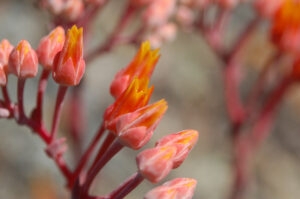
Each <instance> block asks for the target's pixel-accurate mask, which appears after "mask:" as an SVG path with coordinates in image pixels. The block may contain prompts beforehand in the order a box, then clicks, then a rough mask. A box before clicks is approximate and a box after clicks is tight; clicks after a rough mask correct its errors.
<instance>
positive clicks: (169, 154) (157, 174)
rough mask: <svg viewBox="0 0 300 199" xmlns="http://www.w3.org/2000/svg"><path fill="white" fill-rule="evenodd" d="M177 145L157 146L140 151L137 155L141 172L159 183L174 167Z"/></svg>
mask: <svg viewBox="0 0 300 199" xmlns="http://www.w3.org/2000/svg"><path fill="white" fill-rule="evenodd" d="M175 154H176V147H173V146H166V147H155V148H151V149H147V150H144V151H142V152H141V153H139V154H138V155H137V157H136V162H137V166H138V170H139V173H140V174H141V175H142V176H143V177H144V178H146V179H147V180H149V181H150V182H152V183H158V182H159V181H161V180H162V179H163V178H164V177H166V176H167V175H168V174H169V172H170V171H171V170H172V168H173V158H174V156H175Z"/></svg>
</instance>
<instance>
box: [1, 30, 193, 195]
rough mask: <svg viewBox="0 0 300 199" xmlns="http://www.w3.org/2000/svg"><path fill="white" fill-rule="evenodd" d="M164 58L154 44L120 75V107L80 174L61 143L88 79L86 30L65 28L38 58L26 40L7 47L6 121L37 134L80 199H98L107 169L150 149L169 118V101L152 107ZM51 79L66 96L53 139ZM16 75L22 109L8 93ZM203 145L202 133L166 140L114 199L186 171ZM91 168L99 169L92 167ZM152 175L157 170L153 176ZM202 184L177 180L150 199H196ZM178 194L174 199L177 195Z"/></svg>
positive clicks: (110, 111)
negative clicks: (29, 97)
mask: <svg viewBox="0 0 300 199" xmlns="http://www.w3.org/2000/svg"><path fill="white" fill-rule="evenodd" d="M159 56H160V55H159V50H158V49H156V50H152V49H151V46H150V43H149V42H144V43H142V45H141V47H140V49H139V51H138V52H137V54H136V55H135V57H134V59H133V60H132V61H131V63H130V64H128V66H127V67H126V68H124V69H122V70H121V71H119V72H118V73H117V74H116V76H115V78H114V80H113V82H112V84H111V88H110V91H111V94H112V96H113V97H114V98H115V102H114V103H113V104H112V105H110V106H109V107H108V108H107V109H106V111H105V113H104V115H103V123H102V125H101V127H100V129H99V131H98V133H97V134H96V136H95V139H94V141H93V142H92V143H91V145H90V146H89V147H88V149H87V150H86V151H85V153H84V154H83V155H82V156H81V157H80V158H79V159H80V161H79V162H78V165H77V166H76V167H75V169H74V171H72V170H71V169H70V168H69V167H68V166H67V164H66V162H65V160H64V157H63V155H64V153H65V152H66V150H67V139H66V138H64V137H61V138H59V137H57V131H58V124H59V120H60V113H61V107H62V104H63V101H64V96H65V94H66V91H67V88H68V86H76V85H78V84H79V83H80V80H81V79H82V77H83V74H84V71H85V60H84V58H83V29H82V28H79V29H78V28H77V26H76V25H74V26H73V27H72V28H70V29H69V30H68V32H67V34H66V35H65V30H64V29H63V28H62V27H60V26H58V27H56V28H55V29H54V30H52V31H51V32H50V33H49V34H48V35H47V36H45V37H43V38H42V39H41V40H40V43H39V45H38V47H37V50H34V49H33V48H32V47H31V45H30V44H29V42H28V41H25V40H22V41H21V42H20V43H19V44H18V45H17V46H16V47H13V46H12V45H11V44H10V43H9V41H7V40H2V42H1V44H0V75H1V77H0V80H1V81H0V84H1V87H2V91H3V97H4V101H0V102H1V103H0V106H1V107H0V108H1V109H0V116H1V117H6V118H14V119H15V120H16V121H17V122H18V123H19V124H22V125H26V126H28V127H29V128H31V129H32V130H33V131H34V132H35V133H37V134H38V135H39V136H40V137H41V138H42V139H43V141H44V142H45V143H46V149H45V152H46V153H47V155H48V156H49V157H50V158H52V159H53V160H54V161H55V163H56V164H57V166H58V167H59V169H60V170H61V172H62V174H63V175H64V176H65V178H66V180H67V185H68V188H69V189H70V191H72V194H73V196H72V197H73V198H78V199H86V198H91V197H92V196H90V195H89V189H90V186H91V184H92V182H93V181H94V178H95V177H96V175H97V174H98V173H99V172H100V171H101V169H102V168H103V167H104V166H105V165H106V164H107V162H108V161H109V160H110V159H111V158H112V157H113V156H114V155H115V154H117V153H118V152H119V151H120V150H121V149H122V148H123V147H124V146H126V147H129V148H131V149H134V150H138V149H140V148H141V147H143V146H144V145H145V144H146V143H147V142H148V141H149V140H150V139H151V137H152V135H153V133H154V130H155V129H156V127H157V125H158V124H159V122H160V120H161V118H162V116H163V115H164V113H165V112H166V110H167V107H168V106H167V102H166V101H165V100H164V99H162V100H159V101H157V102H154V103H152V104H149V100H150V98H151V95H152V92H153V89H154V87H153V86H151V87H149V80H150V78H151V75H152V73H153V71H154V68H155V66H156V63H157V61H158V59H159ZM39 64H40V65H41V66H42V67H43V72H42V73H41V77H40V81H39V87H38V94H37V104H36V107H35V108H34V109H33V111H32V113H31V116H27V115H26V112H25V111H24V107H23V92H24V84H25V80H26V79H27V78H33V77H35V76H36V75H37V73H38V65H39ZM50 73H52V77H53V79H54V81H55V82H56V83H57V84H58V85H59V89H58V92H57V99H56V104H55V109H54V114H53V120H52V126H51V131H49V132H48V131H47V130H46V128H45V126H44V121H43V119H42V109H43V106H42V102H43V95H44V92H45V89H46V84H47V80H48V75H49V74H50ZM8 74H14V75H16V76H17V77H18V88H17V95H18V96H17V97H18V103H17V104H14V103H13V102H12V101H11V100H10V98H9V95H8V92H7V90H6V84H7V75H8ZM75 108H78V107H75ZM106 131H108V134H107V137H106V139H105V140H104V141H103V143H102V145H101V147H100V149H99V151H98V153H97V154H96V157H95V158H94V159H93V160H92V157H93V156H91V154H92V153H93V152H94V149H95V146H96V144H98V143H99V141H100V139H101V137H102V135H103V134H104V133H105V132H106ZM197 137H198V132H197V131H194V130H187V131H183V132H180V133H177V134H171V135H169V136H166V137H164V138H162V139H160V140H159V141H158V142H157V143H156V147H155V148H153V149H148V150H145V151H143V152H141V153H140V154H139V155H138V157H137V164H138V172H137V173H136V174H134V175H133V177H131V178H129V179H128V180H127V181H125V183H123V184H122V185H121V186H120V187H118V188H117V189H116V190H114V191H113V192H112V193H111V194H110V195H108V198H123V197H125V196H126V195H127V194H128V193H129V192H130V191H131V190H132V189H133V188H135V187H136V186H137V185H138V184H139V183H140V182H141V181H142V180H143V179H144V178H146V179H148V180H150V181H151V182H158V181H160V180H162V179H163V178H164V177H165V176H166V175H167V174H168V173H169V171H170V170H171V169H175V168H177V167H178V166H180V165H181V163H182V162H183V161H184V159H185V158H186V157H187V155H188V153H189V152H190V150H191V149H192V147H193V146H194V145H195V143H196V141H197ZM89 162H90V163H91V164H88V163H89ZM151 165H152V166H151ZM158 165H160V166H158ZM150 167H153V168H155V169H154V170H153V169H152V170H151V169H150ZM166 169H168V170H166ZM151 172H152V173H151ZM132 184H134V185H132ZM195 184H196V181H195V180H192V179H176V180H174V181H172V182H169V183H166V184H164V185H163V188H159V187H158V188H156V189H154V190H153V191H152V192H149V193H148V194H147V196H145V197H146V198H149V197H150V198H153V199H154V198H157V199H158V198H160V195H161V194H164V195H165V196H164V198H166V199H171V198H173V197H174V196H176V197H180V196H181V195H183V194H188V197H189V198H191V197H192V195H193V190H194V188H195ZM170 190H171V191H172V192H173V193H172V194H169V192H170ZM164 192H165V193H164Z"/></svg>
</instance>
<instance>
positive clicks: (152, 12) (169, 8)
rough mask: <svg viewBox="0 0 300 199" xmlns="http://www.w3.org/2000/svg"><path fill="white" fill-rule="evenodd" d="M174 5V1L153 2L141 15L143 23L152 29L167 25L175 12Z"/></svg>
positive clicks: (161, 0)
mask: <svg viewBox="0 0 300 199" xmlns="http://www.w3.org/2000/svg"><path fill="white" fill-rule="evenodd" d="M175 5H176V1H175V0H160V1H153V2H152V3H151V4H150V5H149V6H148V7H147V9H146V10H145V12H144V14H143V19H144V21H145V23H146V24H147V25H149V26H152V27H153V26H160V25H162V24H164V23H167V21H168V20H169V18H170V16H171V15H172V14H173V13H174V11H175Z"/></svg>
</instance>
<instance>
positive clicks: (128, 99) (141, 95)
mask: <svg viewBox="0 0 300 199" xmlns="http://www.w3.org/2000/svg"><path fill="white" fill-rule="evenodd" d="M148 84H149V80H148V78H142V79H138V78H134V79H133V81H132V82H131V84H130V85H129V86H128V87H127V89H126V90H125V91H124V92H123V93H122V94H121V95H120V96H119V97H118V98H117V99H116V101H115V102H114V103H113V104H112V105H110V106H109V107H108V108H107V109H106V111H105V113H104V120H105V123H106V125H108V124H109V123H111V122H112V121H113V120H114V119H115V118H117V117H119V116H120V115H122V114H126V113H130V112H133V111H135V110H137V109H139V108H141V107H144V106H145V105H146V104H147V103H148V101H149V99H150V97H151V94H152V91H153V86H152V87H151V88H148Z"/></svg>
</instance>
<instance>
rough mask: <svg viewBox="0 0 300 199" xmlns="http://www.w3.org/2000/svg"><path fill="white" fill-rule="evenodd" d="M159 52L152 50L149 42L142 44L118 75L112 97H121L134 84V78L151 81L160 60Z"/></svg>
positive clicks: (111, 88) (113, 84) (111, 90)
mask: <svg viewBox="0 0 300 199" xmlns="http://www.w3.org/2000/svg"><path fill="white" fill-rule="evenodd" d="M158 52H159V50H158V49H156V50H151V47H150V43H149V41H146V42H144V43H142V45H141V47H140V49H139V51H138V53H137V54H136V55H135V57H134V58H133V60H132V61H131V63H130V64H129V65H128V66H127V67H126V68H124V69H122V70H121V71H119V72H118V73H117V74H116V76H115V78H114V80H113V82H112V84H111V86H110V93H111V94H112V96H114V97H115V98H117V97H118V96H120V95H121V94H122V93H123V92H124V90H125V89H126V88H127V87H128V85H129V84H130V83H131V82H132V80H133V78H134V77H137V78H139V79H141V78H144V77H147V78H149V79H150V77H151V75H152V72H153V70H154V67H155V65H156V63H157V61H158V59H159V54H158Z"/></svg>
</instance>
